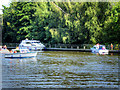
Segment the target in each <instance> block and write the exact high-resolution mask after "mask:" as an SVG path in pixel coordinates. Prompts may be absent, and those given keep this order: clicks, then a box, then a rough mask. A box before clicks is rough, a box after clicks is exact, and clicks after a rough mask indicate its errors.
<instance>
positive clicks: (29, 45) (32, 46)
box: [19, 39, 45, 50]
mask: <svg viewBox="0 0 120 90" xmlns="http://www.w3.org/2000/svg"><path fill="white" fill-rule="evenodd" d="M19 48H20V49H29V50H42V49H44V48H45V45H43V44H42V43H41V42H40V41H38V40H28V39H26V40H22V42H21V43H20V44H19Z"/></svg>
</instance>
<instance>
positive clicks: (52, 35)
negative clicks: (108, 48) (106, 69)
mask: <svg viewBox="0 0 120 90" xmlns="http://www.w3.org/2000/svg"><path fill="white" fill-rule="evenodd" d="M3 7H4V10H3V13H4V14H3V20H4V21H3V42H20V41H21V40H23V39H25V38H26V37H28V38H29V39H32V38H33V39H37V40H40V41H42V42H44V43H52V44H53V43H69V44H73V43H76V44H82V43H111V42H112V43H119V42H120V39H119V37H120V29H119V28H120V20H119V19H120V2H116V3H113V2H112V3H110V2H12V3H11V4H10V7H5V6H3Z"/></svg>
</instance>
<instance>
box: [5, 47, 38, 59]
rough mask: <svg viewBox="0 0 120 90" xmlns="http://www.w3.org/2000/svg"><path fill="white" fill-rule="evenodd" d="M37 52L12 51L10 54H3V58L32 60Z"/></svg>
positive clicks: (26, 50)
mask: <svg viewBox="0 0 120 90" xmlns="http://www.w3.org/2000/svg"><path fill="white" fill-rule="evenodd" d="M36 55H37V52H30V51H29V50H28V49H12V52H11V53H7V54H5V58H32V57H36Z"/></svg>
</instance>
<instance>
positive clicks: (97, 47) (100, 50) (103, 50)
mask: <svg viewBox="0 0 120 90" xmlns="http://www.w3.org/2000/svg"><path fill="white" fill-rule="evenodd" d="M91 50H92V53H98V54H108V53H109V50H107V49H106V48H105V45H94V46H93V48H91Z"/></svg>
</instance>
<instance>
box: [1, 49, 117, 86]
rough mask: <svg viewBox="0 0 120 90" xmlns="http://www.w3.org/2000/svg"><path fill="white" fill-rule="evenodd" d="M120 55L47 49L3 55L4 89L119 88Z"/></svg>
mask: <svg viewBox="0 0 120 90" xmlns="http://www.w3.org/2000/svg"><path fill="white" fill-rule="evenodd" d="M118 69H119V67H118V55H96V54H92V53H85V52H67V51H65V52H63V51H57V52H55V51H45V52H39V53H38V55H37V57H36V58H27V59H8V58H4V57H2V79H3V80H2V87H3V88H118Z"/></svg>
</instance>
